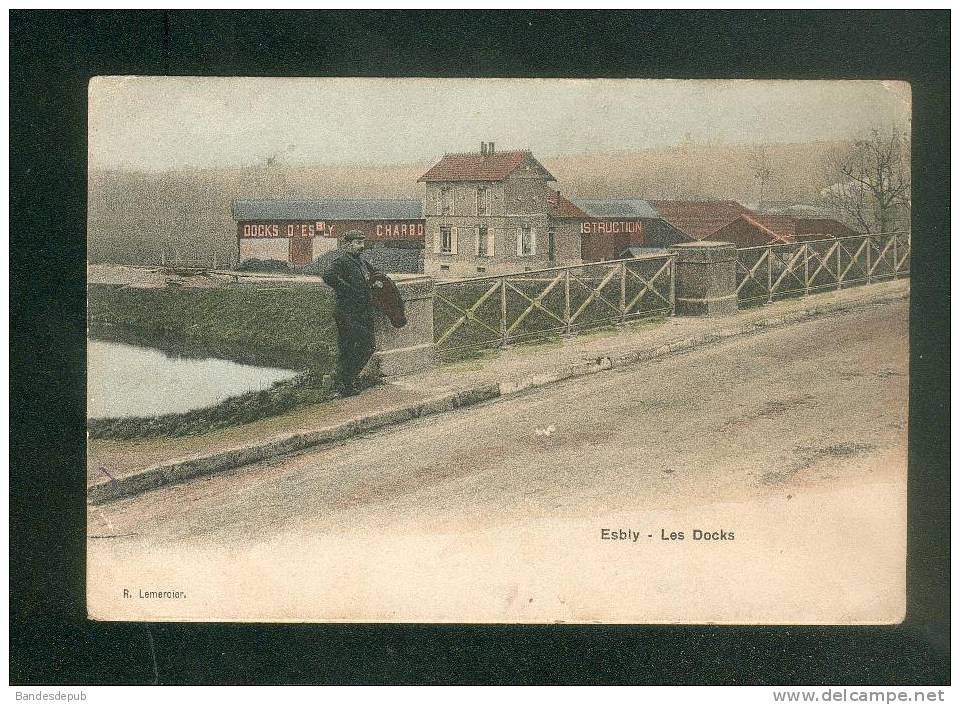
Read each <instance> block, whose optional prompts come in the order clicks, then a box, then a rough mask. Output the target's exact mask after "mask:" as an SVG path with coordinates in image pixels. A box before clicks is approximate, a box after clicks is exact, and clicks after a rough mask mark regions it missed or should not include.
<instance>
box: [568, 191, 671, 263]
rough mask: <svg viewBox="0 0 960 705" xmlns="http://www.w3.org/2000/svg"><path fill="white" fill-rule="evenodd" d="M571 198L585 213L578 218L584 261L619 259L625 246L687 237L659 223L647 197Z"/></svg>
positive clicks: (655, 246)
mask: <svg viewBox="0 0 960 705" xmlns="http://www.w3.org/2000/svg"><path fill="white" fill-rule="evenodd" d="M573 202H574V204H575V205H576V206H577V207H578V208H580V209H581V210H582V211H584V212H585V213H586V217H585V218H584V219H582V220H581V222H580V238H581V245H580V247H581V257H582V258H583V261H584V262H600V261H604V260H611V259H618V258H620V255H621V253H622V252H623V251H624V250H626V249H628V248H633V249H637V248H653V249H662V248H665V247H669V246H670V245H675V244H676V243H678V242H688V241H689V240H690V238H689V237H688V236H686V235H684V234H683V233H681V232H679V231H677V230H674V229H672V228H661V227H658V223H659V218H660V216H659V214H658V213H657V210H656V209H655V208H654V207H653V206H652V205H651V204H650V202H649V201H645V200H642V199H639V198H616V199H612V198H610V199H608V198H603V199H600V198H577V199H574V201H573ZM630 256H633V255H630Z"/></svg>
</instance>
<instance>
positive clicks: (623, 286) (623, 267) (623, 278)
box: [620, 260, 627, 324]
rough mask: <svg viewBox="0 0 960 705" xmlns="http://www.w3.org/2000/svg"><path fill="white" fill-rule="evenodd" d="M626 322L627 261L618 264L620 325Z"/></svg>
mask: <svg viewBox="0 0 960 705" xmlns="http://www.w3.org/2000/svg"><path fill="white" fill-rule="evenodd" d="M626 320H627V261H626V260H623V261H622V262H620V323H621V324H623V323H625V322H626Z"/></svg>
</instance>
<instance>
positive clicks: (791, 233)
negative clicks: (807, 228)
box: [740, 214, 797, 242]
mask: <svg viewBox="0 0 960 705" xmlns="http://www.w3.org/2000/svg"><path fill="white" fill-rule="evenodd" d="M740 218H741V219H742V220H745V221H746V222H748V223H750V224H751V225H754V226H756V227H758V228H760V229H761V230H763V231H765V232H766V233H767V234H769V235H770V236H771V237H772V238H773V239H774V240H782V241H784V242H793V240H794V239H795V237H796V235H797V219H796V218H791V217H790V216H787V215H759V214H756V215H742V216H740Z"/></svg>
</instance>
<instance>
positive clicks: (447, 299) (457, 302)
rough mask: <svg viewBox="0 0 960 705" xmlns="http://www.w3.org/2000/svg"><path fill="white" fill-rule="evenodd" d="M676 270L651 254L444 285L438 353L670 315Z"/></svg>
mask: <svg viewBox="0 0 960 705" xmlns="http://www.w3.org/2000/svg"><path fill="white" fill-rule="evenodd" d="M673 265H674V256H673V255H650V256H645V257H638V258H633V259H625V260H611V261H607V262H594V263H590V264H584V265H575V266H569V267H555V268H551V269H542V270H538V271H532V272H519V273H516V274H507V275H499V276H487V277H477V278H473V279H462V280H457V281H450V282H439V283H438V284H437V287H436V292H435V296H434V341H435V344H436V348H437V350H438V351H439V352H440V353H441V355H442V354H443V353H444V352H453V351H457V350H461V349H468V348H485V347H497V346H501V345H508V344H509V343H511V342H516V341H518V340H522V339H525V338H530V337H540V336H547V335H556V334H558V333H574V332H576V331H579V330H586V329H590V328H595V327H598V326H603V325H609V324H616V323H623V322H625V321H627V320H628V319H639V318H647V317H654V316H662V315H669V314H671V313H672V312H673V302H674V266H673Z"/></svg>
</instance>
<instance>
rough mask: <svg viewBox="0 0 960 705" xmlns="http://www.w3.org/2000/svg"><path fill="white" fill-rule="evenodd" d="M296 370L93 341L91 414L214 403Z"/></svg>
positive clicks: (102, 415)
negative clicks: (183, 355) (178, 354)
mask: <svg viewBox="0 0 960 705" xmlns="http://www.w3.org/2000/svg"><path fill="white" fill-rule="evenodd" d="M297 374H298V373H297V371H295V370H286V369H279V368H275V367H258V366H254V365H244V364H240V363H237V362H232V361H230V360H223V359H219V358H203V359H196V358H187V357H180V356H171V355H168V354H167V353H164V352H163V351H161V350H157V349H155V348H148V347H143V346H139V345H129V344H127V343H118V342H107V341H104V340H96V339H90V338H88V339H87V417H88V418H91V419H96V418H106V417H130V416H157V415H161V414H170V413H182V412H185V411H191V410H193V409H200V408H203V407H205V406H212V405H213V404H216V403H218V402H220V401H222V400H224V399H226V398H227V397H232V396H236V395H238V394H243V393H244V392H249V391H256V390H261V389H268V388H269V387H270V386H271V385H272V384H273V383H274V382H278V381H280V380H284V379H290V378H292V377H295V376H296V375H297Z"/></svg>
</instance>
